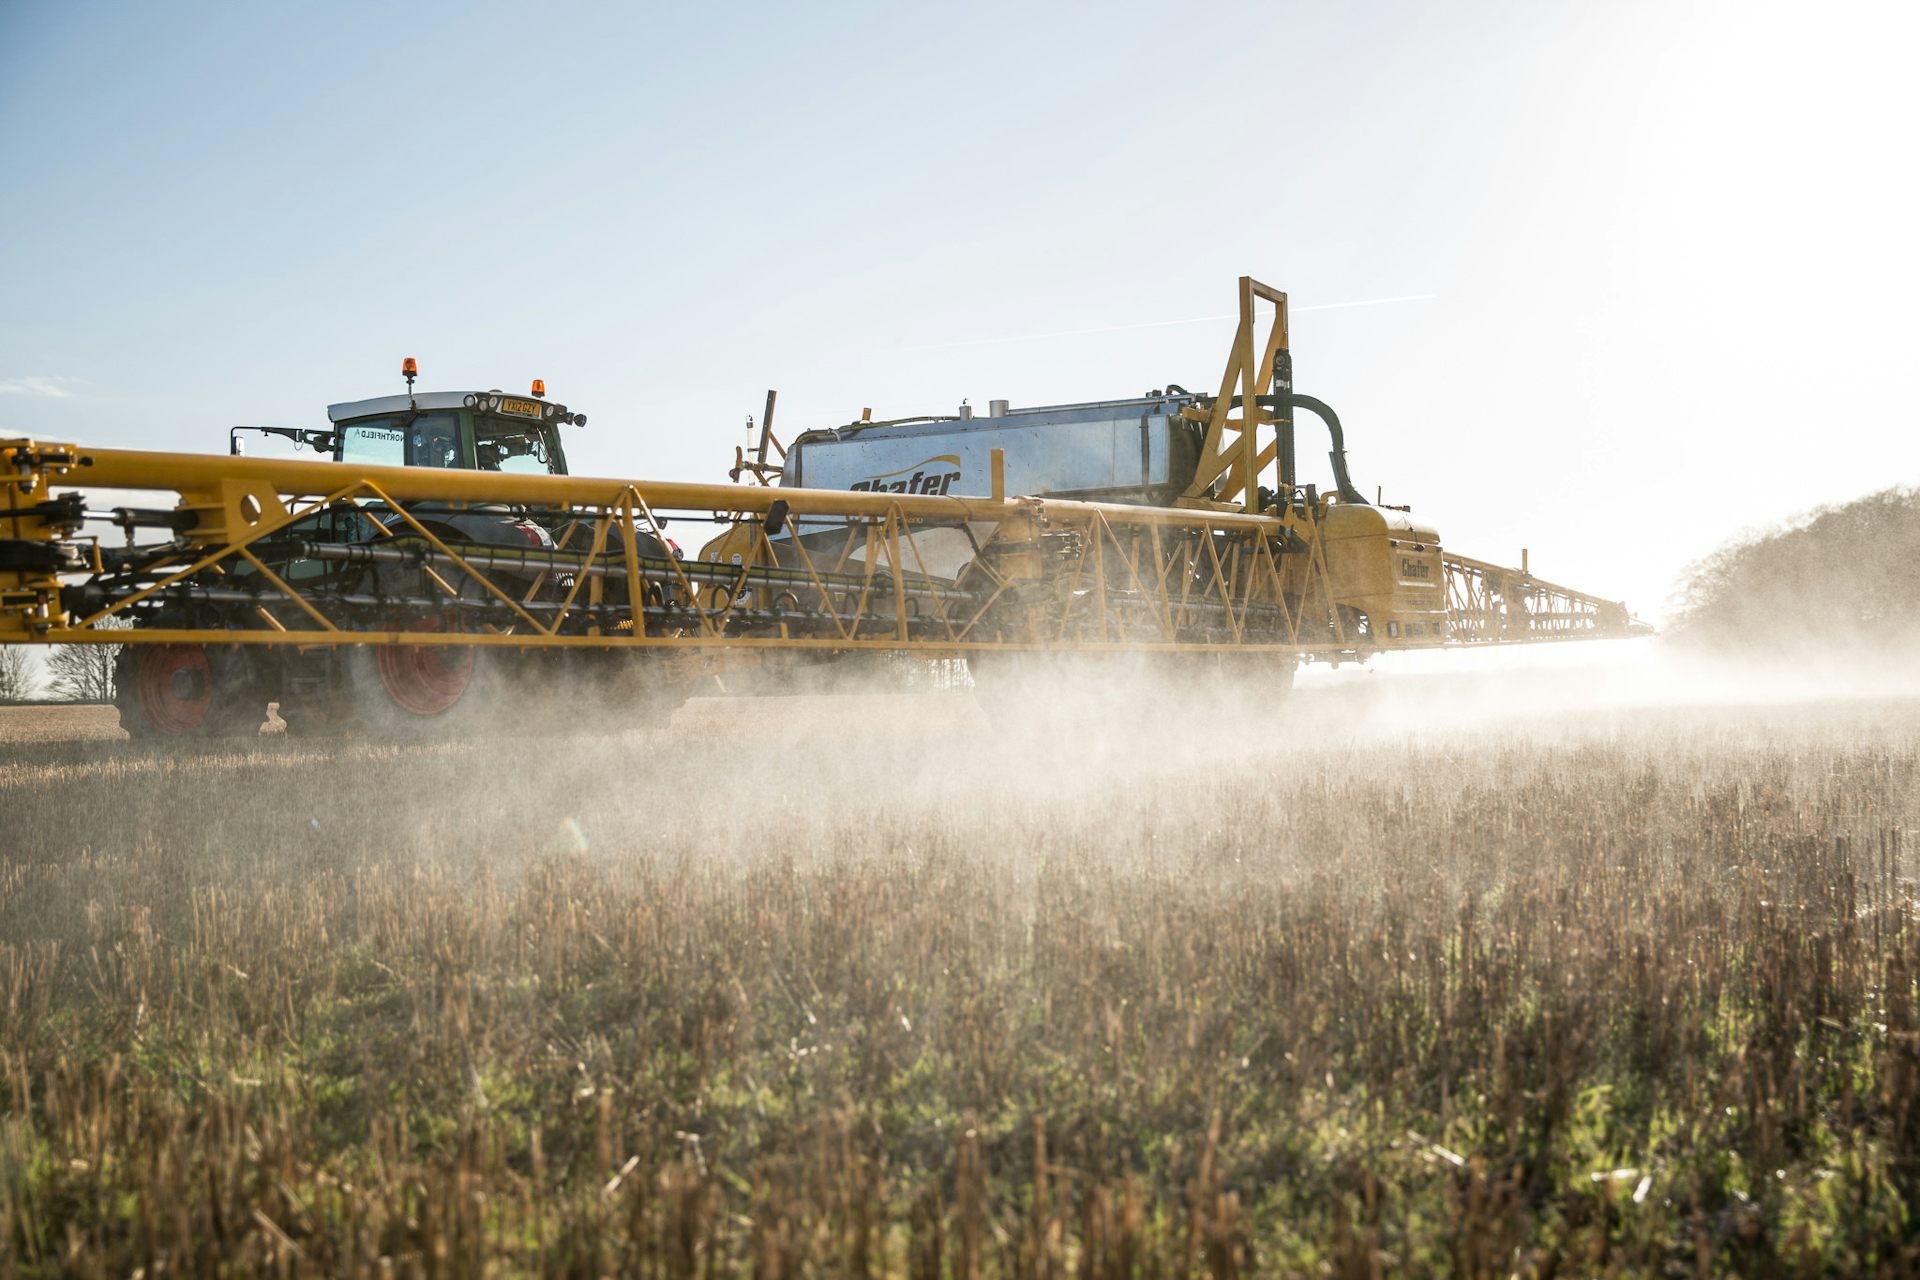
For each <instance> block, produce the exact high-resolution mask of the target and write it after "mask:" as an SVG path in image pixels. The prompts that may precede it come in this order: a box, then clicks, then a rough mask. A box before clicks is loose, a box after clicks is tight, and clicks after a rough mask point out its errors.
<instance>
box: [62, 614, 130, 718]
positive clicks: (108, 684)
mask: <svg viewBox="0 0 1920 1280" xmlns="http://www.w3.org/2000/svg"><path fill="white" fill-rule="evenodd" d="M95 625H96V626H98V627H100V628H103V629H109V630H115V631H117V630H120V629H121V628H123V627H126V626H128V625H130V624H128V623H125V622H122V621H121V620H120V619H118V618H106V619H103V620H101V621H100V622H99V623H96V624H95ZM123 647H124V646H122V645H117V644H63V645H57V646H55V647H54V650H53V652H52V653H50V654H48V655H47V674H48V675H49V676H50V677H52V679H51V680H50V681H49V685H50V686H51V688H52V691H53V695H54V697H56V698H63V699H65V700H66V701H68V702H112V701H113V671H114V666H115V664H116V661H117V660H118V658H119V657H120V650H121V649H122V648H123Z"/></svg>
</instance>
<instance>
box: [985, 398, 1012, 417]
mask: <svg viewBox="0 0 1920 1280" xmlns="http://www.w3.org/2000/svg"><path fill="white" fill-rule="evenodd" d="M987 416H988V417H989V418H1004V417H1006V416H1007V402H1006V401H1005V400H989V401H987Z"/></svg>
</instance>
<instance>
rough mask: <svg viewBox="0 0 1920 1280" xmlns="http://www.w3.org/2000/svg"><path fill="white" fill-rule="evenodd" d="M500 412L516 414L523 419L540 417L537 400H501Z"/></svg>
mask: <svg viewBox="0 0 1920 1280" xmlns="http://www.w3.org/2000/svg"><path fill="white" fill-rule="evenodd" d="M500 412H502V413H517V414H521V415H523V416H524V417H528V418H537V417H539V416H540V402H539V401H538V400H507V399H502V400H501V401H500Z"/></svg>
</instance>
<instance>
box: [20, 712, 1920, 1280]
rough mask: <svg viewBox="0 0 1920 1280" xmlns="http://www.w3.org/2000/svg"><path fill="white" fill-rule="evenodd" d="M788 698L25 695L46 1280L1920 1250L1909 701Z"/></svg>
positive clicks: (1721, 1257)
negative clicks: (180, 710) (1102, 711)
mask: <svg viewBox="0 0 1920 1280" xmlns="http://www.w3.org/2000/svg"><path fill="white" fill-rule="evenodd" d="M850 708H851V709H850ZM762 711H763V712H764V714H762V713H756V714H753V715H743V714H741V707H740V705H739V704H735V705H734V706H732V707H728V708H724V709H714V708H708V709H706V710H704V711H699V710H695V711H690V712H683V713H682V714H681V716H680V717H679V718H677V719H676V722H675V725H674V727H673V730H672V732H671V733H670V734H669V735H667V736H664V737H657V736H647V735H632V736H630V737H616V738H600V739H592V740H585V739H580V738H569V737H566V736H563V735H561V736H530V735H526V734H519V733H503V734H502V735H501V736H499V737H497V738H494V739H491V740H488V741H485V742H480V743H468V744H459V745H441V746H434V747H416V748H401V747H379V746H343V747H333V748H315V747H313V746H311V745H306V744H302V743H299V742H290V741H287V740H284V739H281V738H271V737H269V738H262V739H260V740H259V741H258V742H251V743H247V744H244V745H243V746H241V747H238V748H227V749H223V750H218V751H204V750H203V751H200V752H198V753H193V752H182V751H177V750H176V751H172V752H163V751H156V750H150V749H146V748H142V747H134V746H129V745H126V744H123V743H119V742H114V741H108V740H101V741H78V740H73V735H69V736H68V738H67V739H66V740H60V741H46V740H39V741H29V740H24V738H23V737H22V735H23V734H24V732H25V731H24V730H22V729H21V728H20V726H19V725H18V723H16V722H13V721H8V722H4V723H0V733H5V734H8V735H10V736H12V737H14V738H16V739H19V740H13V741H7V742H0V1274H20V1275H57V1274H71V1273H78V1274H114V1275H126V1274H135V1273H140V1274H144V1275H147V1276H158V1275H177V1274H203V1273H218V1272H220V1271H222V1270H225V1271H228V1272H231V1273H235V1274H250V1273H255V1272H260V1271H277V1272H282V1273H292V1274H327V1275H347V1274H376V1273H378V1274H387V1273H392V1274H427V1275H432V1274H438V1275H451V1274H502V1275H505V1274H520V1273H528V1272H554V1273H572V1274H583V1275H584V1274H620V1275H633V1274H639V1275H661V1276H690V1275H696V1274H698V1275H709V1274H735V1273H742V1274H744V1273H748V1272H753V1273H756V1274H761V1275H795V1274H812V1275H841V1274H856V1275H882V1274H886V1275H891V1274H902V1275H923V1276H934V1275H953V1276H977V1275H984V1276H1014V1275H1056V1276H1065V1275H1082V1276H1097V1277H1104V1276H1119V1275H1171V1276H1187V1275H1202V1274H1217V1275H1232V1274H1296V1273H1297V1274H1308V1275H1341V1276H1348V1275H1352V1276H1365V1275H1375V1274H1387V1273H1396V1272H1400V1273H1404V1272H1407V1271H1416V1272H1419V1271H1436V1270H1449V1271H1455V1272H1458V1273H1460V1274H1468V1275H1489V1276H1491V1275H1499V1276H1506V1275H1512V1274H1519V1275H1546V1274H1554V1273H1562V1274H1581V1275H1588V1274H1608V1273H1659V1274H1687V1275H1693V1274H1700V1275H1718V1274H1726V1273H1729V1272H1739V1273H1741V1274H1748V1275H1754V1274H1772V1273H1777V1272H1781V1271H1795V1272H1802V1271H1804V1272H1806V1273H1817V1272H1823V1271H1835V1270H1847V1271H1853V1270H1858V1271H1875V1270H1880V1271H1885V1272H1889V1273H1897V1272H1902V1271H1906V1270H1911V1269H1913V1268H1914V1267H1915V1266H1916V1265H1920V1254H1916V1252H1915V1250H1914V1248H1913V1246H1912V1245H1911V1244H1910V1243H1909V1241H1910V1240H1911V1239H1912V1238H1913V1237H1914V1235H1915V1228H1914V1224H1915V1222H1916V1219H1915V1213H1916V1211H1917V1210H1920V1165H1916V1159H1917V1158H1920V1007H1917V1005H1916V986H1915V977H1916V974H1917V973H1920V931H1916V928H1915V924H1914V907H1913V886H1912V882H1911V879H1910V876H1911V872H1912V866H1911V852H1912V851H1911V849H1910V848H1908V847H1907V844H1908V843H1910V838H1909V837H1907V836H1905V835H1904V834H1903V833H1904V832H1908V831H1911V829H1912V828H1913V825H1914V823H1915V819H1916V815H1917V814H1920V702H1917V701H1898V700H1887V699H1856V700H1851V701H1833V702H1828V703H1823V704H1813V703H1796V704H1790V705H1774V706H1760V707H1753V706H1747V707H1739V706H1729V707H1716V708H1707V707H1701V706H1694V707H1690V708H1685V709H1667V710H1657V709H1646V708H1640V709H1632V708H1628V709H1622V710H1617V711H1609V712H1599V711H1587V712H1582V713H1579V714H1577V715H1574V716H1571V717H1568V716H1556V715H1535V716H1531V717H1529V716H1524V715H1523V716H1519V717H1509V718H1504V719H1494V720H1491V721H1478V722H1476V723H1474V724H1472V725H1471V726H1467V725H1464V724H1462V725H1457V726H1454V727H1448V726H1446V725H1440V726H1438V727H1429V728H1427V729H1425V730H1422V731H1420V732H1415V731H1413V729H1412V728H1411V727H1410V725H1411V724H1413V723H1416V722H1417V717H1416V718H1415V720H1412V721H1409V720H1401V719H1397V718H1395V717H1390V716H1386V715H1384V714H1382V713H1381V709H1380V708H1379V707H1378V706H1376V705H1373V704H1371V703H1364V702H1360V701H1356V700H1354V699H1353V698H1352V697H1351V696H1349V695H1344V694H1342V693H1341V692H1340V691H1338V690H1330V691H1318V692H1316V691H1313V690H1303V691H1302V692H1301V693H1300V694H1298V695H1296V697H1295V698H1294V699H1293V701H1292V702H1290V703H1288V704H1286V706H1285V707H1284V709H1282V710H1281V711H1280V712H1278V713H1277V714H1270V715H1269V716H1268V718H1267V720H1266V721H1265V722H1264V723H1261V724H1258V725H1254V724H1236V723H1234V722H1232V721H1231V720H1224V721H1223V720H1216V721H1213V722H1212V723H1210V724H1206V725H1202V726H1198V727H1196V728H1195V729H1194V730H1192V731H1189V732H1170V731H1169V730H1168V728H1167V727H1166V726H1164V725H1127V724H1125V723H1116V724H1109V725H1106V726H1103V727H1101V728H1100V729H1099V730H1098V731H1084V730H1076V729H1074V728H1071V727H1069V726H1066V725H1062V724H1059V723H1047V722H1044V721H1042V722H1040V723H1036V724H1035V725H1034V726H1032V727H1030V728H1028V729H1026V730H1023V731H1019V732H1014V733H1011V734H1004V733H1002V734H996V733H993V732H991V731H989V730H988V729H987V728H986V727H985V726H984V724H983V723H982V722H981V720H980V718H979V717H978V715H977V713H975V712H974V711H973V710H972V708H971V704H970V703H969V702H968V701H967V700H966V695H964V694H955V695H947V696H944V697H928V698H921V699H915V700H908V701H906V702H904V703H902V702H899V701H891V702H889V701H885V700H870V701H864V702H858V703H853V704H837V705H836V706H834V707H824V708H823V707H819V706H807V707H795V706H785V707H773V708H771V709H768V708H764V707H763V708H762ZM54 736H55V737H58V736H59V735H54Z"/></svg>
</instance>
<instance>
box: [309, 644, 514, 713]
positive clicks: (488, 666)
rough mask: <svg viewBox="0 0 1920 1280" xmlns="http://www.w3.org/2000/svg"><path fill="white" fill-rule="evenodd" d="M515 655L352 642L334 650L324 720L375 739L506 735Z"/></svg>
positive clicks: (463, 647) (469, 647) (453, 647)
mask: <svg viewBox="0 0 1920 1280" xmlns="http://www.w3.org/2000/svg"><path fill="white" fill-rule="evenodd" d="M417 629H424V628H417ZM517 656H518V655H516V654H513V653H511V652H508V651H506V650H502V649H498V648H490V647H487V646H483V645H435V644H389V645H355V646H353V647H351V648H349V649H346V650H343V651H342V652H341V654H340V662H339V666H338V679H339V685H338V687H337V688H336V690H335V696H334V699H333V705H332V706H331V707H330V708H329V712H330V718H331V719H332V720H334V722H335V723H336V726H337V727H339V728H343V729H349V730H354V731H358V732H362V733H365V734H368V735H370V736H373V737H381V738H431V737H438V736H442V735H447V734H464V733H476V732H489V731H493V730H496V729H497V730H500V731H505V732H511V731H513V730H514V727H515V726H514V719H515V717H514V715H513V708H512V706H511V704H510V701H509V695H510V694H511V693H512V692H513V691H514V689H515V685H516V683H517V682H516V681H515V680H514V679H513V678H512V676H513V674H514V673H513V671H512V670H510V667H513V666H517V664H516V663H515V658H516V657H517ZM289 723H291V722H289Z"/></svg>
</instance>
